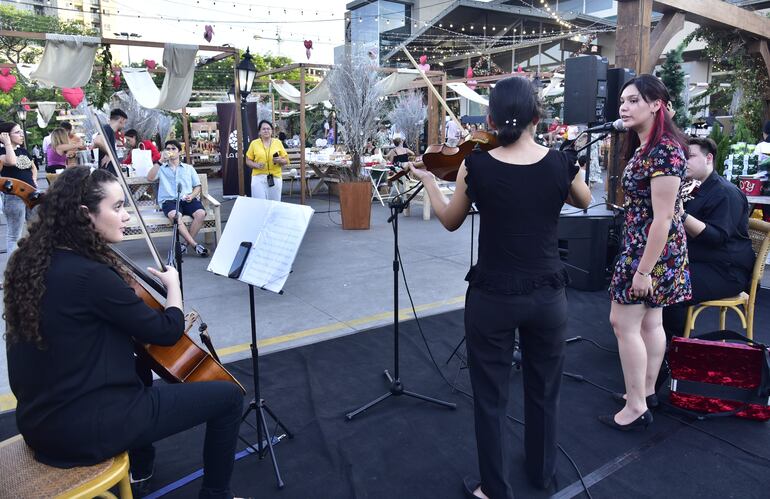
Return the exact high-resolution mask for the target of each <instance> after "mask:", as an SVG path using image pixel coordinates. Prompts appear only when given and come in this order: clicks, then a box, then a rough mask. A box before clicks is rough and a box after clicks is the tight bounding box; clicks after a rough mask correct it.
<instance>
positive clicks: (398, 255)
mask: <svg viewBox="0 0 770 499" xmlns="http://www.w3.org/2000/svg"><path fill="white" fill-rule="evenodd" d="M395 231H396V228H395V226H393V235H394V236H395ZM396 257H397V258H398V265H399V267H400V268H401V276H402V277H403V280H404V287H405V288H406V294H407V296H408V297H409V303H410V304H411V306H412V315H414V320H415V323H416V324H417V330H418V331H419V332H420V337H421V338H422V342H423V344H425V349H426V350H427V351H428V356H429V357H430V360H431V362H433V366H434V367H435V368H436V371H438V373H439V375H440V376H441V379H443V380H444V382H445V383H446V384H447V385H449V387H451V388H452V389H453V390H456V391H457V392H459V393H461V394H463V395H465V396H466V397H468V398H469V399H471V401H472V400H473V395H471V394H470V393H468V392H466V391H465V390H462V389H460V388H457V386H455V385H453V384H452V383H451V382H450V381H449V379H447V377H446V376H445V375H444V372H443V371H442V370H441V368H440V367H439V365H438V363H437V362H436V358H435V357H434V356H433V352H432V351H431V349H430V346H429V345H428V340H427V338H426V337H425V333H424V332H423V330H422V325H421V324H420V318H419V317H417V309H416V308H415V306H414V300H413V299H412V292H411V291H410V290H409V283H408V282H407V280H406V272H405V271H404V262H403V260H402V259H401V251H400V250H398V249H397V250H396ZM506 417H508V418H509V419H511V420H512V421H514V422H516V423H519V424H520V425H522V426H524V421H520V420H518V419H516V418H514V417H513V416H511V415H510V414H506ZM556 446H557V447H558V449H559V450H560V451H561V453H562V454H564V456H565V457H566V458H567V460H568V461H569V462H570V464H571V465H572V467H573V468H574V470H575V472H576V473H577V475H578V479H579V480H580V483H581V484H583V491H584V492H585V493H586V495H587V496H588V498H589V499H593V497H592V496H591V493H590V492H589V491H588V486H587V485H586V483H585V481H584V480H583V474H582V473H581V472H580V468H578V466H577V463H576V462H575V460H574V459H572V457H571V456H570V455H569V454H568V453H567V451H566V450H564V447H562V446H561V444H559V443H557V444H556Z"/></svg>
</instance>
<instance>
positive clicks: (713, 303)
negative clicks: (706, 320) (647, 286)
mask: <svg viewBox="0 0 770 499" xmlns="http://www.w3.org/2000/svg"><path fill="white" fill-rule="evenodd" d="M749 237H750V238H751V245H752V247H753V248H754V253H756V255H757V258H756V260H755V261H754V270H753V272H752V273H751V284H750V285H749V292H748V293H746V292H742V293H741V294H739V295H738V296H733V297H731V298H722V299H720V300H709V301H704V302H703V303H699V304H697V305H691V306H689V307H687V322H686V323H685V327H684V337H685V338H689V337H690V332H691V331H692V330H694V329H695V320H696V319H697V318H698V315H699V314H700V313H701V312H703V311H704V310H705V309H707V308H708V307H719V329H724V328H725V316H726V315H727V309H728V308H729V309H731V310H734V311H735V313H736V314H738V317H739V318H740V319H741V325H742V326H743V328H744V329H745V330H746V337H747V338H748V339H750V340H751V339H754V306H755V302H756V299H757V288H758V287H759V281H761V280H762V273H763V272H764V270H765V262H766V261H767V254H768V251H770V223H768V222H763V221H761V220H757V219H754V218H750V219H749ZM741 307H743V310H741Z"/></svg>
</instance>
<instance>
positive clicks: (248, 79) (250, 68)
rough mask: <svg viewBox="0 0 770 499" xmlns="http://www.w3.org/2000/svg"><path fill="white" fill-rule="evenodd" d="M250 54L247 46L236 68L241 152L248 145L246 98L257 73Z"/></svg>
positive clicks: (244, 150) (244, 151)
mask: <svg viewBox="0 0 770 499" xmlns="http://www.w3.org/2000/svg"><path fill="white" fill-rule="evenodd" d="M251 59H252V56H251V53H250V52H249V49H248V47H247V48H246V52H245V53H244V54H243V56H242V58H241V62H239V63H238V65H237V66H236V69H237V70H238V88H239V90H240V93H241V102H240V105H241V123H242V124H243V141H244V142H243V144H244V146H243V153H244V154H246V150H247V149H248V147H249V134H248V133H247V130H248V127H247V126H246V120H247V118H248V114H247V113H246V98H247V97H248V96H249V94H250V93H251V86H252V85H253V84H254V76H255V75H256V74H257V68H256V66H254V63H253V62H251ZM232 93H233V100H235V87H234V86H233V92H232Z"/></svg>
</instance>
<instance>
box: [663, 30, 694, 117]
mask: <svg viewBox="0 0 770 499" xmlns="http://www.w3.org/2000/svg"><path fill="white" fill-rule="evenodd" d="M685 46H686V45H684V44H682V45H679V46H678V47H676V48H675V49H673V50H670V51H669V52H668V53H667V54H666V61H665V62H664V63H663V71H662V73H661V76H660V77H661V79H662V80H663V83H664V84H665V85H666V88H668V93H669V95H671V102H672V104H673V105H674V111H676V114H675V115H674V122H675V123H676V125H677V126H678V127H679V128H681V129H684V128H686V127H688V126H690V116H689V113H688V112H687V111H688V110H687V108H686V107H685V105H684V85H685V83H684V70H683V69H682V63H683V62H684V59H683V58H682V52H683V51H684V48H685Z"/></svg>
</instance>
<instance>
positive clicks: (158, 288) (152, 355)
mask: <svg viewBox="0 0 770 499" xmlns="http://www.w3.org/2000/svg"><path fill="white" fill-rule="evenodd" d="M90 111H91V121H92V125H93V126H94V130H100V124H99V120H98V119H97V118H96V115H95V114H94V113H93V109H91V110H90ZM107 155H108V156H109V159H110V161H111V162H112V164H113V165H119V164H120V163H118V161H117V160H116V159H115V153H114V151H113V150H112V147H111V146H109V145H108V147H107ZM116 170H117V171H118V181H119V182H120V184H121V185H122V187H123V190H124V191H125V192H126V193H127V196H126V197H127V198H128V200H129V204H130V205H131V206H132V207H133V209H134V213H135V214H136V217H137V218H138V220H139V226H140V228H141V232H142V235H143V236H144V239H145V242H146V243H147V245H148V247H149V249H150V253H151V254H152V257H153V259H154V260H155V264H156V265H157V267H158V268H159V269H161V271H163V272H165V271H166V266H165V265H164V264H163V261H162V260H161V258H160V254H159V253H158V249H157V248H156V247H155V244H154V243H153V241H152V239H151V238H150V235H149V232H148V231H147V226H146V225H145V223H144V219H143V218H142V213H141V212H140V211H139V207H138V206H137V205H136V200H135V199H134V197H133V196H132V195H131V190H130V189H129V188H128V185H127V183H126V179H125V177H124V176H123V171H122V170H121V169H120V168H119V167H117V168H116ZM112 251H113V252H114V253H115V255H116V256H117V257H118V259H119V260H120V261H121V262H122V263H123V264H124V265H125V266H126V268H127V269H128V270H129V271H130V272H131V274H132V275H131V278H130V279H129V282H128V285H129V286H131V288H132V289H133V290H134V292H135V293H136V295H137V296H138V297H139V298H141V299H142V301H143V302H144V303H145V305H147V306H148V307H150V308H152V309H155V310H159V311H162V310H164V309H165V308H166V307H165V303H164V301H165V298H166V289H165V287H164V286H163V285H162V284H161V283H160V282H158V281H157V280H156V279H155V278H154V277H151V276H149V275H147V274H146V273H145V272H144V271H143V270H142V269H140V268H139V266H138V265H136V264H135V263H134V262H132V261H131V260H130V259H129V258H128V257H126V256H125V255H123V254H121V253H120V251H118V250H117V249H115V248H112ZM202 336H204V334H202ZM207 340H208V337H207V336H205V337H203V338H202V341H203V342H204V343H206V344H207V345H208V346H209V348H211V346H210V340H208V341H207ZM136 352H137V355H138V356H139V357H141V358H142V359H143V360H144V361H145V362H147V364H148V365H149V366H150V367H151V368H152V370H153V371H155V372H156V373H157V374H158V376H160V377H161V378H163V379H164V380H165V381H167V382H169V383H188V382H195V381H230V382H232V383H235V384H236V385H238V387H240V389H241V390H242V391H243V393H246V390H245V389H244V388H243V386H242V385H241V384H240V383H239V382H238V380H237V379H235V377H234V376H233V375H232V374H230V372H228V371H227V369H225V367H224V366H223V365H222V364H221V363H220V362H219V360H218V359H217V358H216V357H215V355H216V353H215V352H214V351H213V349H212V352H211V353H209V352H206V351H205V350H204V349H203V348H201V347H200V346H199V345H198V344H197V343H195V342H194V341H193V340H192V339H191V338H190V337H189V336H188V335H187V331H185V332H184V333H183V334H182V337H181V338H180V339H179V340H178V341H177V342H176V343H175V344H174V345H171V346H160V345H150V344H139V343H137V349H136Z"/></svg>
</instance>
